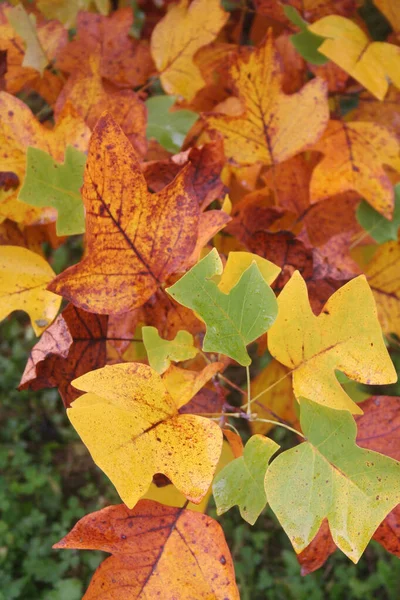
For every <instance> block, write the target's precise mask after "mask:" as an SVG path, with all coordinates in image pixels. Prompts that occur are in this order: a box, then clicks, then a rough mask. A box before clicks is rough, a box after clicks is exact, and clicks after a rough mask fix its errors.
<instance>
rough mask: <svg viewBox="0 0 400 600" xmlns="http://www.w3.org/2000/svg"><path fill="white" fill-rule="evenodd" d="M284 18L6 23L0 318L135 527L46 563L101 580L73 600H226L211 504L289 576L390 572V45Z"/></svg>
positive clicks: (397, 29) (399, 167)
mask: <svg viewBox="0 0 400 600" xmlns="http://www.w3.org/2000/svg"><path fill="white" fill-rule="evenodd" d="M283 4H288V5H289V6H285V10H284V9H283V8H284V7H283ZM296 6H297V2H295V1H293V2H292V1H290V2H289V3H281V2H279V1H278V0H277V1H276V2H270V1H269V0H268V1H264V0H256V2H255V7H254V9H253V8H249V7H247V6H243V5H242V4H237V5H236V4H235V3H232V5H230V6H229V12H228V11H227V10H224V9H223V8H222V7H221V6H220V5H219V2H218V0H193V2H191V3H190V4H189V3H188V2H187V1H186V0H181V2H180V3H177V4H173V3H172V4H170V5H168V6H164V7H161V8H160V7H158V6H157V7H156V6H155V5H153V4H152V3H151V2H144V3H143V4H141V5H140V8H141V11H142V13H141V14H142V16H144V17H145V19H144V22H142V24H141V25H142V26H141V27H138V26H135V23H134V11H133V9H132V8H130V7H120V8H117V9H116V10H113V11H110V10H109V9H110V7H108V6H107V3H105V2H100V1H98V2H96V3H93V5H92V3H90V2H88V3H87V7H86V8H87V9H88V10H87V11H82V10H81V11H78V10H77V5H76V4H75V3H70V2H56V3H54V2H47V1H45V0H39V1H38V2H37V3H31V4H29V10H28V12H27V10H26V8H24V6H23V5H22V4H18V5H16V6H13V7H11V6H9V5H7V4H2V5H0V28H1V34H2V35H1V36H0V53H1V54H0V59H1V79H0V85H1V87H2V91H1V92H0V140H1V141H2V144H1V150H0V183H1V203H0V216H1V219H2V223H1V225H0V239H1V244H2V245H1V247H0V318H4V317H6V316H8V315H9V314H10V313H11V312H13V311H14V310H24V311H26V312H27V313H28V314H29V316H30V319H31V324H32V327H33V330H34V332H35V334H36V335H38V336H39V335H41V338H40V340H39V341H38V342H37V343H36V345H35V346H34V347H33V349H32V351H31V354H30V356H29V358H28V361H27V364H26V367H25V371H24V373H23V375H22V379H21V383H20V386H19V387H20V389H23V390H26V389H31V390H38V389H42V388H48V387H57V388H58V390H59V392H60V395H61V397H62V399H63V402H64V405H65V407H66V409H67V414H68V417H69V419H70V421H71V423H72V425H73V427H74V428H75V429H76V431H77V432H78V434H79V436H80V437H81V438H82V440H83V442H84V443H85V445H86V446H87V448H88V450H89V452H90V454H91V456H92V458H93V460H94V461H95V462H96V464H97V465H98V466H99V467H100V468H101V469H102V470H103V471H104V472H105V473H106V474H107V475H108V477H109V478H110V480H111V481H112V482H113V484H114V486H115V488H116V490H117V492H118V494H119V496H120V498H121V500H122V501H123V503H124V504H120V505H113V506H108V507H106V508H104V509H102V510H100V511H98V512H94V513H92V514H89V515H86V516H84V517H83V518H82V519H81V520H80V521H79V522H78V523H77V524H76V526H75V527H74V528H73V529H72V531H71V532H70V533H69V534H68V535H67V536H66V537H65V538H63V539H62V540H61V541H60V542H58V543H57V544H55V547H56V548H89V549H97V550H103V551H105V552H108V553H110V554H111V555H112V556H111V557H109V558H108V559H106V560H105V561H104V562H103V563H102V564H101V565H100V567H99V568H98V570H97V571H96V572H95V574H94V576H93V579H92V581H91V583H90V586H89V588H88V591H87V593H86V595H85V598H88V599H90V598H97V597H98V596H99V595H102V596H103V597H110V598H112V597H115V594H120V592H119V591H118V590H120V589H125V590H126V592H124V593H125V594H126V597H127V598H139V597H142V595H146V597H149V598H152V597H155V598H157V597H162V596H163V595H165V590H166V589H168V594H169V596H170V597H179V598H182V599H185V598H188V599H189V598H192V597H196V598H210V597H212V598H216V599H221V600H223V599H225V598H229V599H232V600H233V599H235V598H238V597H239V591H238V588H237V585H236V582H235V576H234V568H233V562H232V558H231V555H230V553H229V549H228V547H227V544H226V541H225V539H224V535H223V532H222V529H221V528H220V526H219V525H218V523H217V522H216V521H215V520H214V519H212V518H211V517H209V516H207V515H206V514H205V509H206V506H207V501H208V499H209V497H210V494H211V493H213V495H214V499H215V502H216V506H217V511H218V513H219V514H222V513H224V512H225V511H227V510H229V509H230V508H231V507H232V506H234V505H237V506H238V507H239V509H240V514H241V516H242V517H243V519H244V520H245V521H247V522H248V523H250V524H253V523H255V521H256V520H257V518H258V517H259V515H260V513H261V512H262V510H263V509H264V508H265V506H266V505H267V502H268V504H269V505H270V507H271V509H272V511H273V512H274V513H275V515H276V517H277V519H278V521H279V523H280V524H281V526H282V528H283V529H284V531H285V532H286V533H287V535H288V537H289V539H290V541H291V543H292V545H293V547H294V549H295V551H296V553H297V556H298V560H299V562H300V564H301V565H302V570H303V573H308V572H311V571H313V570H315V569H317V568H318V567H319V566H321V565H322V564H323V563H324V561H325V560H326V559H327V557H328V556H329V555H330V554H331V553H332V552H334V551H335V550H336V548H339V549H340V550H341V551H342V552H343V553H344V554H345V555H347V556H348V557H349V558H350V559H351V560H353V561H354V562H357V561H358V559H359V558H360V556H361V555H362V553H363V551H364V550H365V548H366V546H367V544H368V543H369V541H370V539H371V538H374V539H375V540H376V541H378V542H379V543H380V544H381V545H382V546H383V547H384V548H385V549H387V550H388V551H389V552H392V553H393V554H396V555H398V556H399V555H400V544H399V534H398V533H397V531H398V530H399V529H400V508H399V504H400V477H399V475H400V462H398V460H400V444H399V441H398V439H397V438H396V429H397V427H398V426H397V421H398V419H400V414H399V398H398V397H397V396H391V395H382V394H383V391H382V390H383V389H384V388H378V389H376V387H374V386H385V385H391V384H394V383H395V382H396V380H397V373H396V369H395V368H394V366H393V363H392V360H391V357H390V355H392V356H394V357H395V356H396V349H398V348H399V346H400V343H399V336H400V284H399V277H400V270H399V259H400V246H399V241H398V231H397V228H398V225H399V216H398V212H399V197H400V188H399V186H398V182H399V181H400V176H399V173H400V155H399V150H400V147H399V135H400V133H399V130H398V127H397V122H396V118H397V115H396V111H397V105H398V102H399V94H400V92H399V91H398V88H399V87H400V80H399V73H400V45H399V39H398V36H399V33H400V23H399V21H398V16H397V14H396V10H395V0H393V1H391V0H379V1H378V0H376V7H377V9H379V10H380V11H381V13H382V14H383V15H385V17H386V18H387V19H388V24H387V25H388V26H387V31H386V32H385V36H384V37H385V41H383V40H379V41H375V40H373V39H372V40H371V39H370V37H369V34H368V33H367V31H366V30H367V26H366V22H365V21H363V20H362V18H361V14H362V11H358V10H357V9H358V7H357V2H356V1H354V2H353V1H349V0H343V2H342V1H339V2H337V1H335V2H323V3H320V2H314V1H311V0H310V2H303V3H302V14H301V15H300V14H299V13H298V12H297V11H296V10H295V9H296ZM136 8H138V7H136ZM114 9H115V7H114ZM90 11H92V12H90ZM137 12H138V11H136V13H137ZM68 30H69V31H68ZM299 30H300V32H299ZM386 38H388V39H387V40H386ZM389 83H390V87H389ZM160 87H161V88H162V90H163V91H164V92H165V94H166V95H162V94H160V91H161V90H160ZM349 99H351V103H349V102H348V100H349ZM349 108H350V110H349ZM31 109H32V110H31ZM177 150H180V152H178V153H177V154H173V152H175V151H177ZM78 234H84V238H83V239H84V254H83V257H82V258H81V260H80V261H79V262H78V263H77V264H75V265H72V266H69V267H68V268H67V269H65V270H63V271H62V272H61V273H60V274H58V275H56V274H55V272H54V270H53V268H52V266H51V265H50V264H49V262H48V261H47V260H46V258H45V254H44V249H45V248H49V247H52V248H57V247H59V246H60V245H62V244H64V243H67V238H68V236H71V235H78ZM63 299H64V300H65V301H67V302H68V304H67V305H66V306H65V308H64V309H63V311H62V312H61V313H60V314H58V311H59V309H60V306H61V302H62V300H63ZM57 314H58V316H57ZM382 330H383V333H384V336H383V334H382ZM267 332H268V333H267ZM250 345H251V346H250ZM249 346H250V347H249ZM260 357H261V358H260ZM262 362H263V364H264V365H265V364H266V365H267V366H264V367H263V368H262V369H258V367H257V365H258V364H260V363H262ZM174 363H179V366H177V365H176V364H174ZM240 373H243V376H242V375H240ZM232 378H233V380H232ZM242 383H243V384H246V383H247V387H246V385H244V386H243V387H245V388H246V389H243V387H241V385H242ZM389 389H393V388H389ZM237 394H239V395H240V401H239V402H237V401H236V400H237ZM233 423H236V424H239V425H238V427H239V430H241V431H242V430H243V428H244V427H246V426H247V427H248V428H249V429H250V431H251V433H252V434H253V435H252V436H251V437H250V439H249V440H248V441H247V443H246V445H245V447H243V443H242V440H241V436H240V435H239V432H238V429H237V428H236V427H235V425H234V424H233ZM242 424H244V425H242ZM276 426H281V427H282V428H284V429H286V430H289V431H290V432H291V434H290V435H292V433H293V432H294V433H295V434H296V435H297V437H296V439H295V440H294V444H295V445H294V446H293V447H289V448H287V445H286V444H282V446H280V445H279V444H278V443H277V442H276V441H274V440H273V439H272V438H271V437H266V434H267V433H268V432H269V431H270V430H271V428H272V427H276ZM224 437H225V442H224V441H223V438H224ZM291 439H292V438H291Z"/></svg>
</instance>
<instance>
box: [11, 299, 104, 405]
mask: <svg viewBox="0 0 400 600" xmlns="http://www.w3.org/2000/svg"><path fill="white" fill-rule="evenodd" d="M107 324H108V317H106V316H104V315H94V314H91V313H88V312H85V311H83V310H81V309H79V308H76V307H75V306H72V304H69V305H68V306H67V308H65V309H64V310H63V312H62V313H61V314H60V315H59V316H58V317H57V319H56V321H55V322H54V323H53V325H51V326H50V327H49V328H48V329H47V330H46V331H45V332H44V333H43V335H42V337H41V338H40V340H39V341H38V343H37V344H36V345H35V346H34V347H33V349H32V351H31V353H30V356H29V359H28V362H27V364H26V367H25V371H24V373H23V375H22V378H21V382H20V385H19V388H18V389H20V390H27V389H30V390H40V389H43V388H47V387H58V390H59V392H60V395H61V397H62V399H63V402H64V404H65V406H66V407H68V406H69V405H70V404H71V402H73V400H75V399H76V398H78V396H80V395H81V392H78V390H76V389H75V388H73V387H72V386H71V381H73V380H74V379H76V378H77V377H80V376H81V375H84V374H85V373H88V372H89V371H92V370H93V369H97V368H100V367H103V366H104V365H105V364H106V343H107Z"/></svg>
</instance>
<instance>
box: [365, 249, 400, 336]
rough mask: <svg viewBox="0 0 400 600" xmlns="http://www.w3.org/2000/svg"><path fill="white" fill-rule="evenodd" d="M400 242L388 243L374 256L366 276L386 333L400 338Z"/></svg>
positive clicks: (367, 268)
mask: <svg viewBox="0 0 400 600" xmlns="http://www.w3.org/2000/svg"><path fill="white" fill-rule="evenodd" d="M399 261H400V242H398V241H396V242H386V243H385V244H382V245H381V246H380V247H379V248H378V250H377V251H376V252H375V254H374V255H373V257H372V259H371V261H370V262H369V263H368V265H367V267H366V276H367V279H368V283H369V285H370V286H371V289H372V292H373V294H374V297H375V301H376V305H377V308H378V316H379V321H380V323H381V325H382V329H383V331H384V332H385V333H395V334H396V335H399V336H400V269H399V264H400V262H399Z"/></svg>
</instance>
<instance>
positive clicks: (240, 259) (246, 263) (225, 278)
mask: <svg viewBox="0 0 400 600" xmlns="http://www.w3.org/2000/svg"><path fill="white" fill-rule="evenodd" d="M253 262H255V263H256V265H257V267H258V268H259V269H260V273H261V275H262V276H263V279H264V280H265V281H266V282H267V283H268V285H271V284H272V283H273V281H275V279H276V278H277V277H278V275H279V273H280V272H281V268H280V267H277V266H276V265H274V263H272V262H270V261H269V260H266V259H265V258H262V257H261V256H258V255H257V254H252V253H251V252H230V254H229V256H228V260H227V261H226V265H225V269H224V271H223V273H222V275H221V279H220V281H219V283H218V287H219V289H220V290H221V292H224V294H229V292H230V291H231V289H232V288H233V287H235V285H236V284H237V283H238V281H239V279H240V278H241V276H242V275H243V273H244V272H245V271H246V269H248V268H249V267H250V266H251V265H252V264H253Z"/></svg>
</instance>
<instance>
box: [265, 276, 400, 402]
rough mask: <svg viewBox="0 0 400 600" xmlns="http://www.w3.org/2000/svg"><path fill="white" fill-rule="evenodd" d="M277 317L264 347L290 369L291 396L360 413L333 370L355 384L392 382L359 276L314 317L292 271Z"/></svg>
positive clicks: (302, 284) (370, 304)
mask: <svg viewBox="0 0 400 600" xmlns="http://www.w3.org/2000/svg"><path fill="white" fill-rule="evenodd" d="M278 305H279V314H278V317H277V319H276V321H275V323H274V325H273V326H272V327H271V330H270V331H269V333H268V349H269V351H270V353H271V354H272V356H273V357H274V358H276V359H277V360H278V361H279V362H280V363H282V364H283V365H285V366H286V367H289V369H291V370H293V390H294V393H295V396H296V398H298V399H299V400H300V402H301V398H309V399H310V400H313V401H314V402H318V403H320V404H324V405H325V406H329V407H331V408H335V409H337V410H348V411H350V412H352V413H354V414H356V413H361V412H362V411H361V409H360V408H359V406H358V405H357V404H355V403H354V402H353V401H352V400H351V398H350V397H349V396H348V394H347V393H346V392H345V390H344V389H343V388H342V387H341V385H340V383H339V382H338V380H337V377H336V374H335V371H336V369H338V370H340V371H343V372H344V373H345V374H346V375H347V376H348V377H350V378H351V379H352V380H354V381H358V382H359V383H366V384H369V385H384V384H386V383H394V382H395V381H397V374H396V371H395V369H394V367H393V363H392V361H391V359H390V356H389V353H388V351H387V349H386V346H385V344H384V341H383V336H382V330H381V327H380V324H379V321H378V318H377V313H376V306H375V301H374V297H373V294H372V291H371V288H370V287H369V285H368V283H367V280H366V278H365V276H364V275H360V276H359V277H356V278H354V279H352V280H351V281H349V282H348V283H346V285H344V286H342V287H341V288H340V289H338V290H337V291H336V292H335V293H334V294H333V295H332V296H331V297H330V298H329V300H328V302H327V303H326V304H325V306H324V307H323V309H322V311H321V313H320V314H319V315H318V316H315V314H314V313H313V311H312V309H311V306H310V302H309V300H308V292H307V285H306V282H305V281H304V279H303V278H302V276H301V275H300V273H299V271H295V272H294V274H293V275H292V277H291V279H290V280H289V281H288V283H287V284H286V285H285V287H284V289H283V290H282V292H281V293H280V295H279V298H278Z"/></svg>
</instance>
